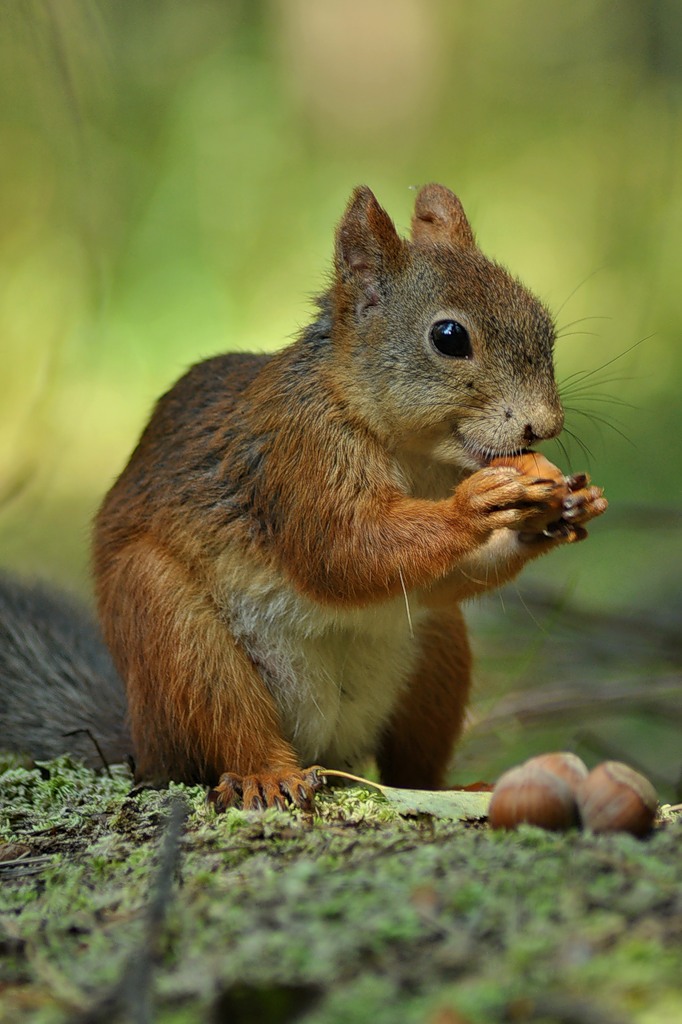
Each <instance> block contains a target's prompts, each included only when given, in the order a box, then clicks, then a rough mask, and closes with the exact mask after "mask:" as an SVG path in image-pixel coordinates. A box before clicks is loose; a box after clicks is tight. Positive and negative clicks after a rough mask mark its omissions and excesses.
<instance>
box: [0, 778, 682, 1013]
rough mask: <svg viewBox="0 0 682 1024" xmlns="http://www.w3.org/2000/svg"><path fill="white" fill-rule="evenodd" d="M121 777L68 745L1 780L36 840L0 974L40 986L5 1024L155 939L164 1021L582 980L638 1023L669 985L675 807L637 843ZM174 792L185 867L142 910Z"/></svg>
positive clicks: (3, 912)
mask: <svg viewBox="0 0 682 1024" xmlns="http://www.w3.org/2000/svg"><path fill="white" fill-rule="evenodd" d="M129 784H130V780H129V778H128V777H127V775H126V773H125V772H123V771H120V772H119V771H118V770H116V771H115V772H114V777H113V778H104V777H102V776H97V775H95V774H93V773H91V772H87V771H86V770H84V769H83V768H81V767H80V766H77V765H74V764H72V763H71V762H70V761H68V759H60V760H59V761H55V762H51V763H49V764H46V765H42V766H40V768H38V769H27V768H21V767H16V766H11V767H9V768H8V769H7V771H6V772H5V774H4V776H2V777H0V792H2V794H3V800H4V801H5V802H4V804H3V806H4V808H5V810H4V820H5V822H6V823H11V824H10V825H9V826H8V825H7V824H6V833H5V834H9V835H10V837H11V839H12V841H13V842H14V843H16V844H23V848H24V849H28V851H29V852H30V854H31V856H33V857H37V858H43V859H40V860H36V861H35V862H33V866H32V863H31V862H27V863H26V867H25V869H22V868H19V867H15V866H10V867H9V868H7V869H4V870H3V871H2V883H3V884H2V886H0V927H2V929H3V934H4V935H5V936H6V938H5V940H4V941H5V944H6V945H7V943H8V942H9V938H8V937H11V940H12V941H11V944H10V946H8V947H7V952H8V956H7V957H6V958H5V961H4V963H3V967H2V974H1V975H0V978H1V979H2V983H3V984H4V985H6V986H9V987H10V988H12V989H13V990H16V991H17V992H21V993H22V999H24V1001H25V1002H26V1005H28V1003H29V1002H30V999H31V998H33V997H35V998H36V999H38V998H39V1000H40V1001H41V1010H40V1017H39V1018H34V1017H33V1016H31V1013H29V1012H28V1011H26V1012H24V1011H23V1010H22V1009H21V1007H19V1008H18V1009H17V1007H16V1006H15V1005H14V1004H12V1006H13V1009H12V1013H13V1016H12V1021H13V1024H14V1022H15V1021H17V1022H19V1024H21V1022H22V1021H28V1020H29V1019H30V1020H32V1021H33V1020H34V1019H40V1020H44V1021H45V1024H64V1022H66V1021H67V1020H68V1019H69V1018H70V1014H72V1012H73V1011H74V1010H76V1009H78V1008H79V1007H80V1008H82V1007H84V1006H88V1005H91V1004H92V1003H93V1002H96V1001H97V999H98V998H101V996H102V994H103V993H105V992H107V991H111V990H112V989H113V988H114V987H115V986H116V984H117V983H118V981H119V979H120V978H121V977H122V976H124V975H126V972H128V971H129V969H130V966H129V965H130V964H131V963H135V962H138V963H139V962H140V960H141V958H142V959H144V958H145V957H146V955H147V952H148V951H149V950H150V949H153V957H152V959H153V960H154V964H155V966H154V967H153V969H152V971H151V977H152V982H151V984H152V988H153V999H154V1001H155V1004H156V1006H157V1009H158V1012H159V1016H158V1019H159V1020H162V1021H166V1020H168V1021H195V1020H196V1021H200V1020H204V1019H206V1016H207V1015H208V1014H209V1013H210V1012H211V1007H212V1005H213V1004H214V1002H215V1000H216V999H218V1000H222V1001H223V1003H224V1005H225V1006H226V1007H231V1009H230V1012H232V1011H233V1010H234V1011H235V1012H237V1010H235V1007H236V1006H237V1003H238V1002H239V999H242V1000H243V999H246V1000H247V1001H248V1000H249V999H251V1000H252V1001H253V1003H254V1005H261V1002H260V1001H262V1006H263V1007H265V1009H263V1011H262V1012H263V1014H264V1016H263V1017H262V1019H263V1020H264V1022H265V1024H268V1021H269V1020H272V1021H273V1022H275V1021H277V1020H280V1019H282V1018H281V1017H277V1012H279V1011H278V1010H277V1009H276V1007H277V1006H280V1007H281V1006H287V1005H290V1001H291V1000H293V1001H294V1004H296V1000H298V999H299V998H300V999H301V1000H302V1004H305V1006H306V1007H307V1008H308V1009H307V1012H308V1014H309V1016H308V1018H306V1019H307V1020H309V1021H312V1022H313V1024H314V1022H320V1024H321V1022H328V1021H344V1022H347V1021H358V1022H359V1021H363V1022H364V1021H367V1020H372V1021H373V1022H382V1021H386V1022H388V1021H391V1024H394V1022H402V1021H408V1022H410V1021H413V1020H414V1021H424V1020H426V1019H428V1016H427V1015H428V1014H430V1013H434V1012H435V1011H436V1010H437V1009H438V1008H443V1007H446V1006H451V1007H455V1008H458V1009H459V1010H460V1012H461V1013H463V1014H464V1015H465V1016H466V1017H467V1019H469V1020H471V1021H472V1022H473V1024H476V1022H478V1021H481V1022H483V1021H498V1020H502V1019H503V1018H504V1017H505V1015H507V1016H508V1015H509V1013H511V1012H512V1010H513V1009H514V1007H516V1010H514V1012H517V1010H518V1012H519V1013H520V1012H521V1011H520V1010H519V1009H518V1008H519V1006H520V1005H521V1003H519V1000H521V1001H523V1000H524V999H525V1000H528V999H536V1000H537V1002H538V1006H544V1005H545V1004H547V1005H550V1006H551V1005H553V1004H552V1000H557V999H563V1000H569V1001H570V1000H573V1001H575V1000H580V999H584V998H586V996H585V993H588V994H589V999H591V1000H596V1001H597V1002H598V1003H599V1004H600V1005H603V1006H605V1007H609V1006H611V1007H615V1008H616V1009H617V1010H618V1011H619V1012H620V1013H621V1015H622V1014H623V1013H627V1014H630V1016H631V1018H632V1019H633V1020H636V1021H637V1022H639V1021H640V1019H641V1020H642V1021H643V1022H645V1021H646V1018H645V1016H644V1015H645V1013H646V1007H647V1005H649V1003H650V1001H651V1000H652V999H665V1000H667V1001H668V1002H667V1003H666V1005H668V1003H670V1000H672V999H673V995H674V992H675V984H676V979H677V974H676V972H677V970H678V961H677V958H676V955H675V954H674V953H671V952H670V949H673V950H674V949H675V946H674V941H675V927H676V925H675V921H679V918H680V915H681V914H682V865H680V861H679V856H678V850H679V841H680V838H681V836H682V822H680V821H679V820H678V821H674V820H673V821H670V822H668V823H667V824H666V826H665V828H664V829H661V830H660V831H659V832H657V833H656V834H655V835H654V836H653V837H651V839H650V840H648V841H647V842H639V841H637V840H634V839H631V838H630V837H627V836H601V837H596V836H592V835H589V834H583V833H578V832H569V833H566V834H564V835H554V834H551V833H544V832H541V831H539V830H537V829H533V828H530V827H525V828H522V829H519V831H518V832H517V833H514V834H506V833H493V832H490V831H489V830H488V829H487V828H485V827H483V826H477V827H466V826H465V825H463V824H460V823H457V822H450V821H443V820H431V819H429V818H426V817H422V818H419V819H401V818H399V817H397V816H396V814H395V812H394V811H393V810H391V808H389V807H387V806H386V805H385V804H384V803H383V802H382V801H381V800H380V799H377V798H376V797H374V796H373V795H372V794H369V793H366V792H364V791H358V790H352V789H351V790H336V791H333V792H331V793H323V794H320V796H319V799H318V805H317V813H316V814H315V815H311V814H305V813H303V812H300V811H292V812H281V811H269V812H267V813H265V814H258V813H254V812H244V811H241V810H230V811H228V812H227V813H225V814H223V815H220V816H216V815H215V814H214V813H213V811H212V810H211V809H210V808H208V807H207V805H206V802H205V795H204V792H203V790H202V789H201V788H196V787H195V788H188V787H182V786H173V787H171V788H170V789H169V790H166V791H160V792H154V791H143V792H140V793H138V794H136V795H132V796H131V795H130V791H129ZM178 800H180V801H182V803H183V804H184V805H185V807H186V808H187V811H188V816H187V818H186V822H185V826H184V831H183V834H182V836H181V838H180V840H179V851H178V856H179V860H178V866H177V868H176V869H173V872H172V875H171V877H169V878H168V879H167V880H166V884H167V887H168V895H167V896H165V897H164V900H163V902H162V905H161V907H160V909H159V907H158V906H157V909H156V911H155V914H156V915H158V914H159V913H160V914H161V924H160V925H154V926H153V927H152V925H151V924H150V907H151V906H156V904H155V900H156V899H157V897H156V896H155V893H156V892H157V888H158V884H159V872H160V864H161V863H162V854H161V846H162V845H163V836H164V833H165V829H166V822H167V820H168V816H169V813H170V808H171V806H173V804H174V802H177V801H178ZM0 870H2V869H0ZM166 870H167V869H166ZM155 919H156V918H155ZM150 929H151V931H150ZM0 941H2V940H0ZM677 941H679V936H677ZM455 979H456V984H455V983H454V982H455ZM145 984H146V983H145ZM240 993H241V995H240ZM234 1000H237V1003H235V1002H234ZM647 1000H649V1003H647ZM288 1001H289V1002H288ZM223 1003H221V1005H223ZM240 1005H241V1004H240ZM524 1005H525V1004H524ZM268 1007H272V1009H268ZM510 1007H511V1009H510ZM216 1012H217V1011H216ZM538 1012H539V1011H538ZM269 1013H271V1014H272V1016H271V1017H268V1016H267V1014H269ZM236 1019H239V1018H236ZM519 1019H522V1017H520V1018H519ZM534 1019H540V1018H539V1017H537V1018H534ZM670 1019H674V1018H670ZM0 1021H2V1016H1V1013H0ZM646 1024H649V1022H648V1021H646Z"/></svg>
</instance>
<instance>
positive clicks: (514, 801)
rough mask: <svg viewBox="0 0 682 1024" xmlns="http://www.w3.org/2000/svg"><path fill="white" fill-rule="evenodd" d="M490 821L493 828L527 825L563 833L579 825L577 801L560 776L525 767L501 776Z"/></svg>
mask: <svg viewBox="0 0 682 1024" xmlns="http://www.w3.org/2000/svg"><path fill="white" fill-rule="evenodd" d="M488 821H489V822H490V825H491V827H492V828H505V829H513V828H516V826H517V825H520V824H522V823H524V822H525V823H526V824H528V825H538V826H539V827H540V828H546V829H550V830H552V831H561V830H563V829H567V828H571V827H572V826H573V825H577V824H578V823H579V818H578V808H577V806H576V802H575V797H574V795H573V793H572V791H571V788H570V786H569V785H568V783H567V782H566V781H565V780H564V779H562V778H560V776H558V775H555V774H553V773H552V772H550V771H547V770H546V769H545V768H541V767H539V766H538V765H534V764H523V765H521V766H520V767H519V768H512V769H510V770H509V771H508V772H505V773H504V775H502V776H500V778H499V779H498V782H497V785H496V786H495V789H494V791H493V795H492V799H491V801H490V807H489V809H488Z"/></svg>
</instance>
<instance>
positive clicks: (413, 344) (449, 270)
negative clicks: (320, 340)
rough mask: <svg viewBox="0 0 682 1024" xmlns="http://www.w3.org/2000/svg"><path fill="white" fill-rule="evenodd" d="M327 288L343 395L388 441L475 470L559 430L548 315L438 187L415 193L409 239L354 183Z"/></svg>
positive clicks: (455, 200) (559, 410)
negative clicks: (488, 252) (486, 251)
mask: <svg viewBox="0 0 682 1024" xmlns="http://www.w3.org/2000/svg"><path fill="white" fill-rule="evenodd" d="M331 297H332V304H333V336H332V340H333V344H334V345H335V346H336V348H337V351H338V355H339V356H340V365H342V366H343V367H344V368H345V373H344V377H345V383H346V390H347V393H348V391H350V393H351V395H352V402H353V405H354V406H355V408H356V409H357V411H358V412H359V413H360V414H361V415H362V416H363V418H365V419H366V420H367V422H368V423H369V424H370V425H371V426H372V428H373V429H374V430H376V431H377V432H380V433H381V435H382V437H383V438H384V440H385V441H386V442H388V443H389V444H392V445H395V447H396V448H407V449H412V450H414V451H420V452H423V453H424V454H429V455H430V456H431V457H433V458H436V459H438V460H440V461H445V462H450V463H454V464H457V465H460V466H462V467H463V468H464V467H467V468H469V469H474V468H476V467H478V466H480V465H482V464H484V463H485V462H487V461H489V460H490V459H491V458H493V457H494V456H496V455H502V454H511V453H514V452H518V451H520V450H521V449H523V448H527V447H530V445H532V444H534V443H536V442H537V441H542V440H545V439H547V438H551V437H556V436H557V434H559V432H560V431H561V429H562V426H563V409H562V406H561V402H560V400H559V394H558V391H557V386H556V381H555V379H554V368H553V360H552V350H553V344H554V324H553V322H552V318H551V316H550V314H549V313H548V311H547V310H546V309H545V307H544V306H543V305H542V303H541V302H540V301H539V300H538V299H536V298H535V296H533V295H531V293H530V292H529V291H528V290H527V289H526V288H524V287H523V285H522V284H521V283H520V282H519V281H517V280H516V279H515V278H513V277H512V276H511V275H510V274H509V273H508V272H507V271H506V270H505V269H504V268H503V267H501V266H499V264H497V263H494V262H492V261H491V260H489V259H487V258H486V257H485V256H484V255H483V253H482V252H481V251H480V250H479V249H478V248H477V246H476V243H475V241H474V236H473V233H472V230H471V227H470V226H469V222H468V220H467V218H466V215H465V213H464V210H463V209H462V205H461V203H460V201H459V199H458V198H457V197H456V196H455V195H454V194H453V193H452V192H450V190H449V189H447V188H445V187H444V186H443V185H426V186H425V187H424V188H422V189H421V191H420V192H419V193H418V195H417V199H416V203H415V209H414V216H413V218H412V237H411V240H410V241H407V240H404V239H402V238H400V236H399V235H398V233H397V231H396V229H395V227H394V225H393V222H392V221H391V219H390V217H389V216H388V214H387V213H386V212H385V211H384V210H383V209H382V208H381V206H379V204H378V202H377V201H376V199H375V197H374V195H373V194H372V192H371V191H370V189H368V188H366V187H360V188H357V189H356V190H355V192H354V193H353V196H352V198H351V201H350V203H349V205H348V208H347V210H346V212H345V215H344V217H343V220H342V221H341V223H340V225H339V227H338V230H337V233H336V251H335V278H334V285H333V288H332V292H331Z"/></svg>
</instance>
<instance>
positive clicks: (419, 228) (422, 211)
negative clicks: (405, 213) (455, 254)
mask: <svg viewBox="0 0 682 1024" xmlns="http://www.w3.org/2000/svg"><path fill="white" fill-rule="evenodd" d="M412 241H413V242H421V243H422V244H426V245H437V244H441V245H458V246H460V247H461V248H463V249H473V248H474V247H475V245H476V242H475V241H474V233H473V231H472V230H471V227H470V225H469V221H468V220H467V217H466V214H465V212H464V209H463V207H462V204H461V203H460V201H459V199H458V198H457V196H456V195H455V194H454V192H451V191H450V189H449V188H446V187H445V185H435V184H434V185H424V187H423V188H422V189H420V191H419V194H418V195H417V200H416V202H415V204H414V215H413V217H412Z"/></svg>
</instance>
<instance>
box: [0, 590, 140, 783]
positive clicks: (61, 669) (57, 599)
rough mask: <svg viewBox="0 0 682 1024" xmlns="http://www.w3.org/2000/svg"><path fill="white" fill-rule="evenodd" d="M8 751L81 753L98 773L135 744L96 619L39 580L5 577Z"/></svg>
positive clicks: (0, 675) (4, 734) (1, 651)
mask: <svg viewBox="0 0 682 1024" xmlns="http://www.w3.org/2000/svg"><path fill="white" fill-rule="evenodd" d="M0 750H9V751H15V752H17V753H22V754H28V755H30V756H31V757H32V758H34V759H39V760H40V759H46V758H51V757H56V756H58V755H59V754H66V753H68V754H73V756H74V757H77V758H78V759H79V760H81V761H83V762H84V763H85V764H87V765H88V766H90V767H91V768H97V767H102V766H103V762H104V763H106V764H113V763H115V762H117V761H124V760H125V759H126V758H127V757H128V755H129V754H130V753H131V750H132V745H131V741H130V735H129V733H128V728H127V725H126V699H125V692H124V688H123V683H122V682H121V680H120V678H119V677H118V675H117V673H116V670H115V669H114V666H113V664H112V662H111V658H110V656H109V652H108V651H107V648H106V646H105V644H104V641H103V640H102V637H101V636H100V633H99V629H98V627H97V624H96V623H95V621H94V619H93V618H92V616H91V615H90V614H89V613H88V612H87V610H86V609H85V608H83V607H81V606H80V605H79V604H78V603H77V602H76V601H74V600H73V599H72V598H70V597H68V596H66V595H65V594H62V593H60V592H58V591H55V590H52V589H50V588H49V587H46V586H45V585H43V584H39V583H24V582H20V581H19V580H17V579H14V578H13V577H10V576H7V575H0Z"/></svg>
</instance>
